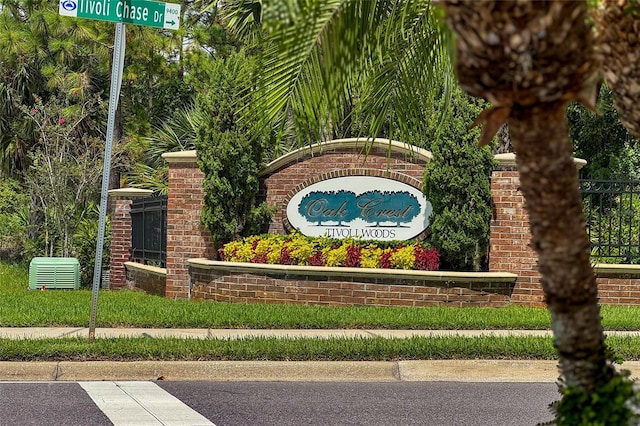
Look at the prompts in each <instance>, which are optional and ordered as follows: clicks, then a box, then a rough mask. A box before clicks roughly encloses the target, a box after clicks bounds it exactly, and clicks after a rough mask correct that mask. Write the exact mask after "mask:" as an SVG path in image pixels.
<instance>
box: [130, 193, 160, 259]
mask: <svg viewBox="0 0 640 426" xmlns="http://www.w3.org/2000/svg"><path fill="white" fill-rule="evenodd" d="M131 230H132V236H131V245H132V248H133V253H132V257H133V259H134V260H136V261H142V262H143V263H145V264H149V265H154V266H160V267H162V268H164V267H165V266H166V262H167V196H166V195H164V196H159V197H146V198H139V199H136V200H134V201H133V202H132V203H131Z"/></svg>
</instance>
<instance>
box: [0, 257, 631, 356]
mask: <svg viewBox="0 0 640 426" xmlns="http://www.w3.org/2000/svg"><path fill="white" fill-rule="evenodd" d="M27 287H28V275H27V270H26V268H25V267H24V266H19V265H8V264H5V263H0V327H29V326H32V327H35V326H38V327H44V326H72V327H87V326H88V323H89V313H90V305H91V291H90V290H76V291H71V290H48V291H29V290H28V289H27ZM98 305H99V306H98V316H97V318H98V319H97V325H98V327H168V328H186V327H196V328H276V329H277V328H316V329H317V328H320V329H321V328H379V329H485V330H490V329H549V327H550V318H549V314H548V312H547V311H546V309H544V308H529V307H522V306H509V307H505V308H453V307H430V308H404V307H402V308H389V307H339V308H338V307H319V306H293V305H268V304H255V305H246V304H232V303H218V302H193V301H185V300H169V299H165V298H162V297H158V296H150V295H147V294H144V293H142V292H135V291H101V292H100V295H99V303H98ZM602 315H603V323H604V326H605V328H606V329H609V330H640V308H629V307H603V309H602ZM637 340H638V339H633V338H618V337H611V338H608V339H607V343H608V344H609V345H610V346H611V347H612V348H614V350H615V351H616V353H617V354H618V355H619V356H621V357H622V358H623V359H627V360H630V359H640V344H638V343H640V342H638V343H637ZM454 358H458V359H470V358H494V359H554V358H555V352H554V349H553V344H552V339H550V338H534V337H520V338H516V337H508V338H500V337H479V338H462V337H447V338H410V339H383V338H375V339H329V340H323V339H266V338H251V339H242V340H186V341H185V340H180V339H150V338H146V339H145V338H142V339H98V340H96V342H95V343H93V344H88V343H87V342H86V341H85V340H84V339H50V340H37V341H34V340H18V341H11V340H3V339H0V360H36V359H40V360H62V359H82V360H89V359H98V360H99V359H123V360H125V359H126V360H134V359H171V360H174V359H175V360H200V359H210V360H218V359H220V360H248V359H252V360H267V359H270V360H390V359H454Z"/></svg>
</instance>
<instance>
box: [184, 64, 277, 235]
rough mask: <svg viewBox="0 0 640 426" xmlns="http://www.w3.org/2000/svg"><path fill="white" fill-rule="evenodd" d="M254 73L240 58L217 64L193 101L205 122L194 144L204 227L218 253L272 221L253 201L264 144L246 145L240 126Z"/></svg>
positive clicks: (252, 66)
mask: <svg viewBox="0 0 640 426" xmlns="http://www.w3.org/2000/svg"><path fill="white" fill-rule="evenodd" d="M253 72H255V62H253V61H252V60H251V59H250V58H247V57H245V56H244V54H242V53H240V54H236V55H231V56H230V57H229V58H227V59H226V60H219V61H217V62H216V63H215V64H214V67H213V68H211V70H210V80H209V81H211V86H210V87H209V88H208V90H207V91H206V92H203V93H202V94H201V95H200V96H199V97H198V100H197V104H198V107H199V108H201V109H202V110H203V111H205V112H206V114H207V116H208V120H207V121H206V122H205V123H204V125H203V126H202V127H201V128H200V130H199V132H198V136H197V138H196V148H197V150H198V165H199V166H200V170H202V172H203V173H204V174H205V178H204V182H203V188H204V190H205V206H204V209H203V212H202V221H203V223H204V224H205V226H207V228H208V229H209V230H210V231H211V235H212V238H213V240H214V245H215V246H216V247H217V246H219V245H220V244H221V243H224V242H227V241H230V240H233V239H235V238H237V237H239V236H246V235H251V234H255V233H259V232H260V230H261V227H262V225H263V223H264V222H265V221H268V219H269V217H270V214H269V209H268V208H267V207H266V204H264V203H262V204H259V203H258V201H257V194H258V191H259V181H258V172H259V171H260V169H261V167H262V161H263V153H264V146H265V144H266V140H265V139H264V138H258V139H256V140H250V139H249V137H248V136H247V128H246V127H243V126H242V125H241V124H240V123H239V122H238V115H239V112H240V110H241V109H242V108H243V106H244V104H243V102H247V101H248V100H247V97H246V91H247V90H248V88H250V87H251V81H252V73H253Z"/></svg>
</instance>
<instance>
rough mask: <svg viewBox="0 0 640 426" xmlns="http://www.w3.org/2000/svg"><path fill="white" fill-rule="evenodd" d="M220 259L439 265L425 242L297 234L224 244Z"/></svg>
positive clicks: (432, 267) (375, 265)
mask: <svg viewBox="0 0 640 426" xmlns="http://www.w3.org/2000/svg"><path fill="white" fill-rule="evenodd" d="M219 255H220V259H222V260H226V261H229V262H247V263H270V264H281V265H311V266H344V267H352V268H389V269H418V270H422V271H434V270H437V269H438V267H439V266H440V255H439V254H438V252H437V250H436V249H435V248H433V247H431V246H429V245H427V244H424V243H410V244H405V243H398V242H396V243H392V244H389V243H384V242H369V241H362V240H356V239H344V240H336V239H331V238H324V237H320V238H309V237H305V236H303V235H301V234H299V233H293V234H290V235H259V236H251V237H246V238H244V239H243V240H242V241H233V242H231V243H228V244H225V245H224V246H223V247H222V248H221V249H220V250H219Z"/></svg>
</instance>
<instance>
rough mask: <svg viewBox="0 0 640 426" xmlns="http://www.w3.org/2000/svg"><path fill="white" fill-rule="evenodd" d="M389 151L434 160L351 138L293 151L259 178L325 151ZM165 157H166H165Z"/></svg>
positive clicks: (388, 143) (390, 143)
mask: <svg viewBox="0 0 640 426" xmlns="http://www.w3.org/2000/svg"><path fill="white" fill-rule="evenodd" d="M375 148H380V149H389V150H390V151H391V152H392V153H400V154H409V155H413V156H414V157H415V159H416V161H418V162H423V163H425V164H426V163H428V162H430V161H431V160H432V159H433V155H432V154H431V152H430V151H427V150H426V149H423V148H418V147H415V146H411V145H408V144H405V143H402V142H398V141H394V140H389V139H384V138H375V139H366V138H349V139H335V140H331V141H328V142H321V143H316V144H313V145H310V146H305V147H302V148H298V149H296V150H295V151H291V152H290V153H288V154H285V155H283V156H282V157H280V158H278V159H276V160H273V161H272V162H270V163H269V164H267V165H266V166H265V167H264V169H262V170H261V171H260V173H259V176H268V175H270V174H272V173H273V172H275V171H277V170H280V169H282V168H284V167H286V166H288V165H289V164H291V163H295V162H298V161H302V160H304V159H305V158H308V157H313V156H314V155H316V154H319V153H322V151H324V150H334V149H340V150H353V151H361V152H362V155H363V156H366V155H367V153H368V151H369V150H371V149H375ZM163 156H164V155H163Z"/></svg>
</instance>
